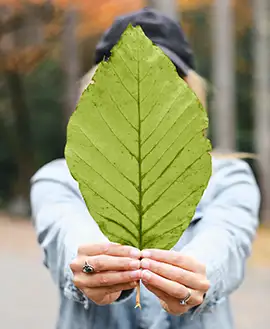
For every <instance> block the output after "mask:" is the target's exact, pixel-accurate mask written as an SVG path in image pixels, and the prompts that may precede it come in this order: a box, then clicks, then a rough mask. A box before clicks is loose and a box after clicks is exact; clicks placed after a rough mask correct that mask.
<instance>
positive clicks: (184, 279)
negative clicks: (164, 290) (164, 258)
mask: <svg viewBox="0 0 270 329" xmlns="http://www.w3.org/2000/svg"><path fill="white" fill-rule="evenodd" d="M141 267H142V268H143V269H145V270H150V271H151V272H153V273H156V274H158V275H159V276H162V277H164V278H167V279H169V280H171V281H175V282H178V283H181V284H182V285H184V286H186V287H189V288H192V289H194V290H200V291H204V292H206V291H207V290H208V289H209V281H208V280H207V279H206V277H205V276H203V275H202V274H198V273H194V272H190V271H187V270H185V269H183V268H180V267H177V266H173V265H170V264H166V263H161V262H157V261H155V260H152V259H147V258H144V259H143V260H142V261H141Z"/></svg>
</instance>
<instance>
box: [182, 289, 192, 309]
mask: <svg viewBox="0 0 270 329" xmlns="http://www.w3.org/2000/svg"><path fill="white" fill-rule="evenodd" d="M190 297H191V293H190V291H188V294H187V296H186V297H185V298H184V299H182V300H180V305H183V306H185V305H187V302H188V301H189V300H190Z"/></svg>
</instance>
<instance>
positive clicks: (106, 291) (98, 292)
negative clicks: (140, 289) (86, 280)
mask: <svg viewBox="0 0 270 329" xmlns="http://www.w3.org/2000/svg"><path fill="white" fill-rule="evenodd" d="M136 285H137V282H135V281H133V282H129V283H125V284H118V285H113V286H109V287H102V288H86V289H84V294H85V295H86V296H87V297H88V298H89V299H91V300H92V301H94V302H96V303H99V304H100V305H101V304H102V301H104V302H105V303H106V301H105V297H106V296H107V295H111V294H114V293H118V292H121V291H125V290H131V289H134V288H135V287H136Z"/></svg>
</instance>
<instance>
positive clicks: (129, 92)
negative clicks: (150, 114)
mask: <svg viewBox="0 0 270 329" xmlns="http://www.w3.org/2000/svg"><path fill="white" fill-rule="evenodd" d="M111 67H112V69H113V71H114V73H115V74H116V75H117V77H118V80H119V81H120V83H121V85H122V86H123V87H124V88H125V90H126V91H127V93H128V94H129V95H130V96H131V97H132V98H133V99H134V100H135V102H137V101H138V99H137V98H136V97H135V96H134V95H132V93H131V91H130V90H129V89H128V88H127V87H126V85H125V84H124V82H123V80H122V79H121V77H120V75H119V73H118V72H117V71H116V69H115V67H114V65H113V63H112V62H111Z"/></svg>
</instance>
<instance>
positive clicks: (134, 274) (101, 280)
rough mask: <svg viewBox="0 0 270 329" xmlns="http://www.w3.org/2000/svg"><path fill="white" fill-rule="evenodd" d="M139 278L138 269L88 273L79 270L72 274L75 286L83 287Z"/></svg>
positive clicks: (139, 272) (127, 281)
mask: <svg viewBox="0 0 270 329" xmlns="http://www.w3.org/2000/svg"><path fill="white" fill-rule="evenodd" d="M140 278H141V271H140V270H137V271H123V272H100V273H94V274H90V275H89V274H84V273H82V272H80V273H77V274H75V275H74V278H73V282H74V285H75V286H76V287H77V288H79V289H84V288H98V287H106V286H113V285H116V284H124V283H129V282H133V281H138V280H140Z"/></svg>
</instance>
